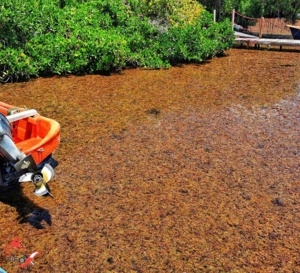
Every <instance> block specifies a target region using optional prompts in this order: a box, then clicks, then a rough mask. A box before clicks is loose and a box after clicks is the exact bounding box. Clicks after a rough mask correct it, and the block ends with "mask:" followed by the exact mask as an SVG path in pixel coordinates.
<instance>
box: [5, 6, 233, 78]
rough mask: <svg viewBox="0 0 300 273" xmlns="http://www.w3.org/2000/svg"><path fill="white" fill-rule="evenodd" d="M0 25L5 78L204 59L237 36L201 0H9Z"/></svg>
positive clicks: (158, 65) (101, 70) (151, 66)
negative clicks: (215, 20)
mask: <svg viewBox="0 0 300 273" xmlns="http://www.w3.org/2000/svg"><path fill="white" fill-rule="evenodd" d="M0 26H1V27H0V81H1V82H3V83H5V82H14V81H21V80H22V81H23V80H28V79H30V78H32V77H38V76H45V75H65V74H95V73H101V72H106V73H107V72H111V71H119V70H121V69H123V68H124V67H128V66H129V67H146V68H151V69H156V68H168V67H170V66H172V65H174V64H178V63H187V62H202V61H203V60H205V59H208V58H212V57H215V56H218V55H222V54H223V53H224V51H225V50H226V49H228V48H230V47H231V46H232V45H233V42H234V37H233V32H232V29H231V24H230V20H228V19H225V20H223V21H220V22H217V23H216V22H214V20H213V15H212V13H211V12H208V11H207V10H206V9H205V7H204V6H202V5H201V4H200V3H199V2H197V1H196V0H180V1H179V0H168V1H167V0H94V1H84V0H52V1H50V0H47V1H40V0H27V1H23V0H4V1H1V4H0Z"/></svg>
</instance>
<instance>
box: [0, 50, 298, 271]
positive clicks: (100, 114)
mask: <svg viewBox="0 0 300 273" xmlns="http://www.w3.org/2000/svg"><path fill="white" fill-rule="evenodd" d="M299 60H300V53H299V51H297V50H295V51H278V50H260V51H258V50H246V49H231V50H229V51H228V52H227V56H226V57H222V58H215V59H213V60H210V61H207V62H206V63H204V64H200V65H194V64H190V65H183V66H180V67H173V68H171V69H169V70H143V69H137V70H124V71H123V74H122V75H111V76H101V75H94V76H81V77H75V76H68V77H53V78H39V79H35V80H31V81H30V82H27V83H16V84H6V85H1V86H0V99H1V100H2V101H5V102H7V103H10V104H13V105H16V106H26V107H27V108H34V109H37V110H38V112H39V113H40V114H42V115H44V116H47V117H50V118H53V119H55V120H57V121H58V122H59V123H60V124H61V144H60V146H59V148H58V149H57V150H56V151H55V152H54V158H55V159H56V160H57V161H58V163H59V165H58V166H57V167H56V169H55V178H54V180H53V181H51V182H50V187H51V192H52V194H53V195H54V199H52V198H51V197H50V196H46V197H36V196H35V195H34V194H33V186H32V185H31V184H27V183H25V184H22V185H21V186H20V188H19V189H17V190H16V191H14V192H11V193H5V194H3V193H2V194H1V196H0V201H1V202H0V212H1V218H0V222H1V223H0V224H1V239H0V248H1V249H0V250H1V251H0V267H1V268H3V269H4V270H6V271H7V272H264V273H265V272H300V262H299V252H300V201H299V200H300V199H299V197H300V166H299V162H300V160H299V156H300V134H299V133H300V95H299V93H300V92H299V91H300V87H299V82H300V62H299ZM37 211H38V212H40V214H43V215H44V216H45V215H46V216H45V217H44V218H43V217H42V216H41V217H40V218H39V217H37V216H36V214H37ZM47 213H48V214H47ZM50 217H51V221H50ZM36 222H39V224H40V225H35V224H34V223H36ZM42 227H43V228H42ZM15 238H19V240H20V242H21V244H22V247H23V248H21V249H20V248H13V249H11V254H10V256H9V255H8V253H7V246H11V245H10V244H11V242H12V241H13V240H14V239H15ZM34 251H39V254H38V255H37V256H36V257H35V259H34V265H32V264H31V265H30V266H27V267H25V268H19V265H20V262H19V261H18V260H14V259H12V257H17V256H18V255H19V256H20V255H23V254H27V255H29V254H31V253H33V252H34Z"/></svg>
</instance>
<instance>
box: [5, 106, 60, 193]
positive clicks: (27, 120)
mask: <svg viewBox="0 0 300 273" xmlns="http://www.w3.org/2000/svg"><path fill="white" fill-rule="evenodd" d="M59 142H60V125H59V124H58V122H56V121H55V120H52V119H49V118H46V117H43V116H40V115H39V114H38V113H37V111H36V110H34V109H30V110H28V109H24V108H18V107H15V106H12V105H9V104H6V103H4V102H0V191H1V190H3V189H7V188H10V186H11V185H13V184H14V182H16V181H17V182H27V181H32V182H33V183H34V184H35V186H36V189H35V194H36V195H44V194H46V193H50V192H49V191H48V187H47V186H46V183H47V182H49V181H50V180H51V179H52V178H53V175H54V171H53V168H52V166H51V165H54V164H53V162H54V161H53V160H52V153H53V152H54V150H55V149H56V148H57V147H58V145H59Z"/></svg>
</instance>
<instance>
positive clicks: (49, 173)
mask: <svg viewBox="0 0 300 273" xmlns="http://www.w3.org/2000/svg"><path fill="white" fill-rule="evenodd" d="M14 168H15V169H16V171H17V172H20V173H22V172H24V171H27V172H26V173H24V174H23V175H22V176H21V177H20V178H19V182H21V183H22V182H32V183H33V184H34V186H35V190H34V194H35V195H36V196H42V195H45V194H47V193H48V194H49V195H50V196H51V197H53V195H52V194H51V192H50V190H49V186H48V185H47V183H48V182H49V181H50V180H52V179H53V177H54V170H53V168H52V167H51V165H50V164H48V163H46V164H45V165H44V167H43V168H42V169H41V170H40V171H39V170H38V168H37V165H36V163H35V161H34V159H33V157H32V155H28V156H26V157H25V158H23V159H22V160H20V161H19V162H18V163H16V164H15V165H14Z"/></svg>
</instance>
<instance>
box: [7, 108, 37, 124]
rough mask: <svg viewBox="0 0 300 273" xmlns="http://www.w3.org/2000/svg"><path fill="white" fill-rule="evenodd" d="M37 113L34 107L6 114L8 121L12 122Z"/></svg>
mask: <svg viewBox="0 0 300 273" xmlns="http://www.w3.org/2000/svg"><path fill="white" fill-rule="evenodd" d="M35 115H37V111H36V110H35V109H30V110H25V111H22V112H19V113H15V114H12V115H8V116H6V118H7V119H8V121H9V122H14V121H17V120H20V119H24V118H28V117H32V116H35Z"/></svg>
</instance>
